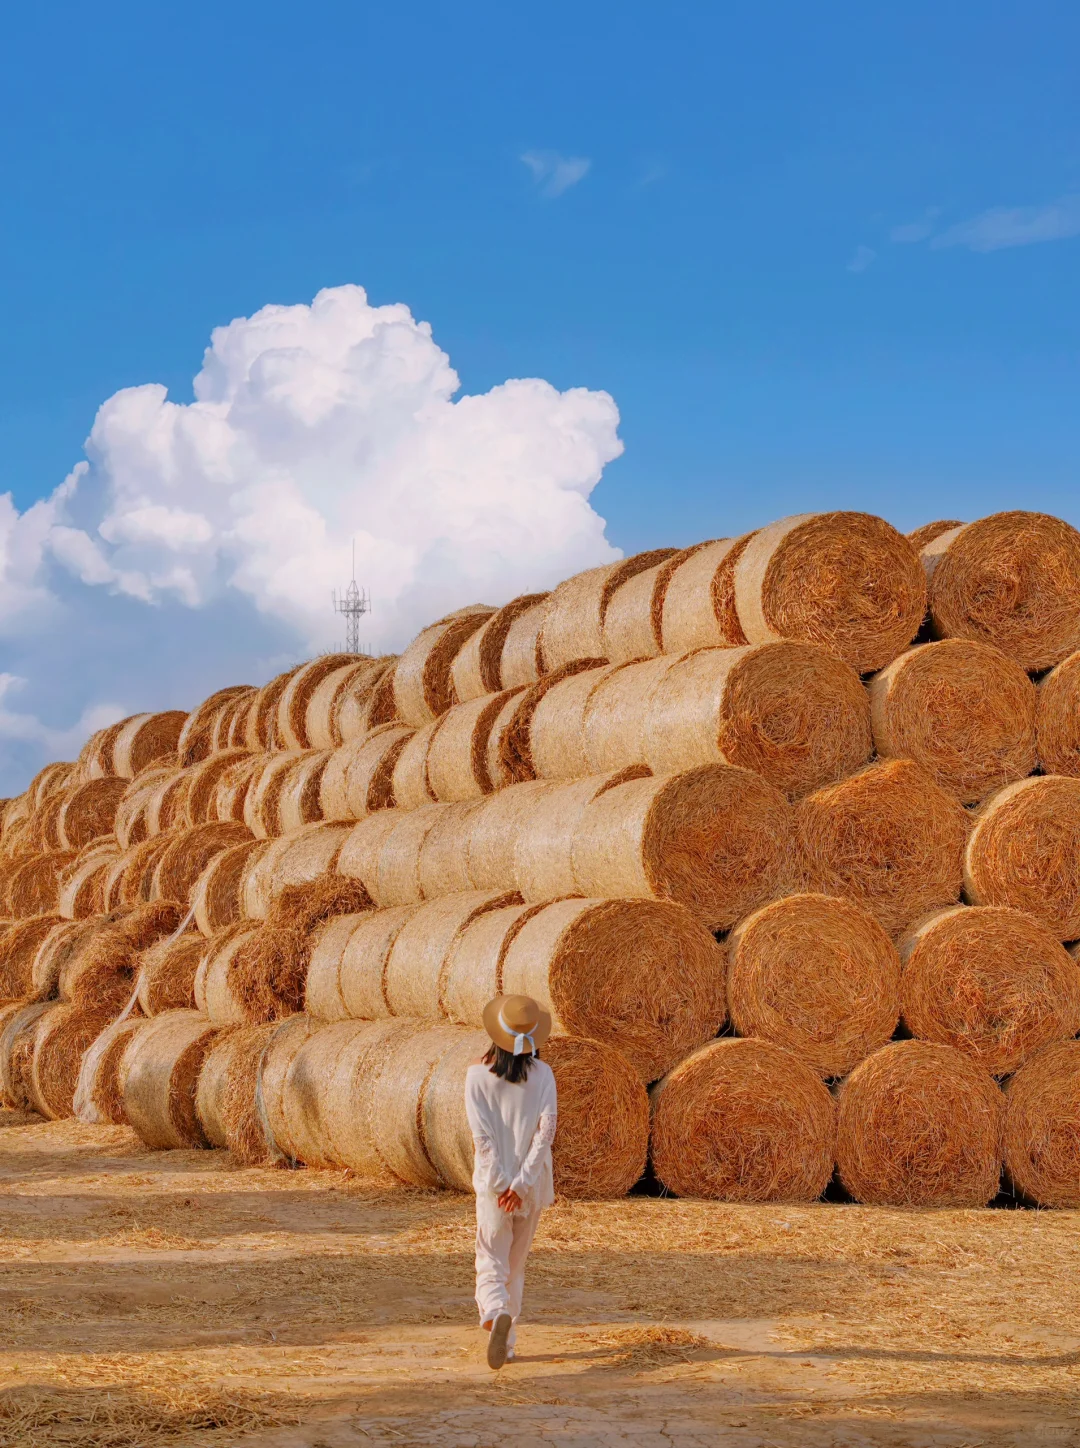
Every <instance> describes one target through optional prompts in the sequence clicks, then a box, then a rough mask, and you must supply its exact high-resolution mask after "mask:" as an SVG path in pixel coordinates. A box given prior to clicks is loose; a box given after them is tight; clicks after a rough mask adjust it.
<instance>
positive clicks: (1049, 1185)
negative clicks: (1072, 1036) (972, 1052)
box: [1005, 1041, 1080, 1207]
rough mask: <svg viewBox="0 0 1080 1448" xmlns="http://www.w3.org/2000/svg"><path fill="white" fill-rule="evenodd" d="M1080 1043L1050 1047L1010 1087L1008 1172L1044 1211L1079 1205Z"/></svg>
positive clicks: (1007, 1096)
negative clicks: (1045, 1208)
mask: <svg viewBox="0 0 1080 1448" xmlns="http://www.w3.org/2000/svg"><path fill="white" fill-rule="evenodd" d="M1078 1123H1080V1041H1064V1042H1061V1043H1059V1044H1058V1045H1054V1046H1047V1047H1046V1049H1045V1050H1042V1051H1040V1052H1039V1053H1038V1055H1036V1056H1033V1057H1032V1058H1031V1060H1030V1061H1028V1062H1027V1063H1026V1064H1025V1065H1024V1066H1022V1067H1021V1068H1020V1070H1019V1071H1017V1073H1016V1075H1015V1076H1014V1077H1013V1078H1012V1080H1011V1081H1009V1083H1008V1085H1007V1086H1006V1088H1005V1171H1006V1173H1007V1175H1008V1178H1009V1181H1010V1182H1011V1184H1012V1186H1013V1189H1014V1190H1015V1191H1016V1192H1017V1193H1019V1195H1020V1196H1022V1197H1024V1198H1025V1199H1026V1200H1027V1201H1029V1202H1034V1203H1036V1204H1037V1205H1038V1206H1041V1207H1080V1129H1078Z"/></svg>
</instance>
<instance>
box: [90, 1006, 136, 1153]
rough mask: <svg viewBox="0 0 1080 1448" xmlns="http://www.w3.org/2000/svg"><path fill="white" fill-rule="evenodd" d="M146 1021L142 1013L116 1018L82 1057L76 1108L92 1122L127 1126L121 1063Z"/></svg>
mask: <svg viewBox="0 0 1080 1448" xmlns="http://www.w3.org/2000/svg"><path fill="white" fill-rule="evenodd" d="M143 1024H144V1022H143V1018H142V1016H141V1015H137V1014H136V1015H130V1016H128V1017H127V1018H126V1019H125V1020H116V1021H113V1022H112V1023H111V1024H110V1025H107V1026H106V1027H105V1029H104V1030H103V1031H102V1032H101V1034H100V1035H99V1036H98V1037H97V1038H96V1039H95V1040H94V1041H93V1042H92V1043H91V1045H90V1046H89V1048H88V1049H87V1051H86V1053H85V1054H84V1056H83V1058H82V1064H81V1066H80V1068H79V1079H78V1084H77V1085H76V1088H75V1098H74V1103H73V1109H74V1113H75V1115H76V1116H77V1117H78V1118H79V1120H80V1121H85V1122H87V1123H88V1124H90V1125H110V1126H126V1125H127V1124H128V1120H127V1116H126V1115H125V1114H124V1096H123V1092H122V1091H121V1089H120V1065H121V1062H122V1061H123V1059H124V1053H125V1051H126V1050H127V1048H128V1044H129V1042H130V1041H131V1038H132V1037H133V1036H134V1035H135V1033H136V1032H137V1031H138V1030H139V1029H140V1028H141V1027H142V1025H143Z"/></svg>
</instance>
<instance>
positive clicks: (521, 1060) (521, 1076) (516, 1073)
mask: <svg viewBox="0 0 1080 1448" xmlns="http://www.w3.org/2000/svg"><path fill="white" fill-rule="evenodd" d="M539 1059H540V1053H539V1051H534V1052H533V1054H532V1055H531V1056H526V1055H524V1054H522V1055H520V1056H515V1055H514V1053H513V1052H512V1051H504V1050H503V1048H502V1047H501V1046H496V1045H495V1043H494V1041H493V1042H492V1043H491V1045H490V1046H489V1047H488V1053H487V1055H486V1056H485V1057H484V1065H485V1066H487V1067H489V1068H490V1070H491V1074H492V1075H493V1076H501V1077H502V1079H503V1080H504V1081H509V1082H510V1084H511V1085H512V1086H517V1085H519V1084H520V1082H522V1081H524V1080H525V1078H526V1076H528V1074H529V1069H530V1067H531V1066H532V1063H533V1062H534V1061H538V1060H539Z"/></svg>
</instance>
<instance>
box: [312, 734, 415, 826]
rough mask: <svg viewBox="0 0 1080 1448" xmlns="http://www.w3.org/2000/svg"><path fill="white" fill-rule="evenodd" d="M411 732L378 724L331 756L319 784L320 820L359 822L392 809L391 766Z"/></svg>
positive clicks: (392, 770)
mask: <svg viewBox="0 0 1080 1448" xmlns="http://www.w3.org/2000/svg"><path fill="white" fill-rule="evenodd" d="M413 733H414V731H413V730H412V729H407V728H405V727H404V726H403V725H397V724H382V725H380V726H379V727H378V728H377V729H376V730H374V731H373V732H372V733H371V734H362V735H360V736H358V737H357V738H356V739H350V740H349V742H348V743H347V744H343V745H341V747H340V748H339V749H335V750H334V752H333V753H332V754H331V756H330V759H329V761H328V763H327V765H326V768H325V770H324V771H323V775H322V778H321V780H320V781H319V812H320V814H321V815H322V818H323V819H324V820H362V819H363V818H364V817H365V816H366V815H369V814H374V813H375V812H376V810H380V809H392V808H393V806H394V767H395V766H396V764H397V762H398V759H399V758H400V755H401V751H402V750H403V749H404V748H405V746H406V744H407V743H408V742H409V740H410V739H411V738H412V737H413Z"/></svg>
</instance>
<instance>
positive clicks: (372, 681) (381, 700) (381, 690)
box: [334, 654, 400, 744]
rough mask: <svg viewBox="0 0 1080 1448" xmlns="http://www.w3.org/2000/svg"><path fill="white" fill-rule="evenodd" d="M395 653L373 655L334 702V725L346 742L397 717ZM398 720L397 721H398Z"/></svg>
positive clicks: (343, 741)
mask: <svg viewBox="0 0 1080 1448" xmlns="http://www.w3.org/2000/svg"><path fill="white" fill-rule="evenodd" d="M396 663H397V655H396V654H387V655H385V656H384V657H382V658H379V659H376V660H375V662H374V663H373V664H372V666H371V668H370V669H367V670H365V671H364V673H362V674H359V675H357V677H356V678H355V679H353V680H352V682H351V683H349V684H347V685H346V687H345V690H344V692H343V694H342V696H341V698H340V699H338V700H337V702H336V704H335V706H334V729H335V731H336V733H337V734H338V735H339V736H340V738H341V742H342V743H343V744H347V743H348V742H349V740H350V739H356V738H358V737H359V735H361V734H368V733H370V731H371V730H372V729H377V728H378V726H379V725H380V724H390V723H392V722H394V720H395V719H396V715H395V712H394V665H395V664H396ZM398 722H400V721H398Z"/></svg>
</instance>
